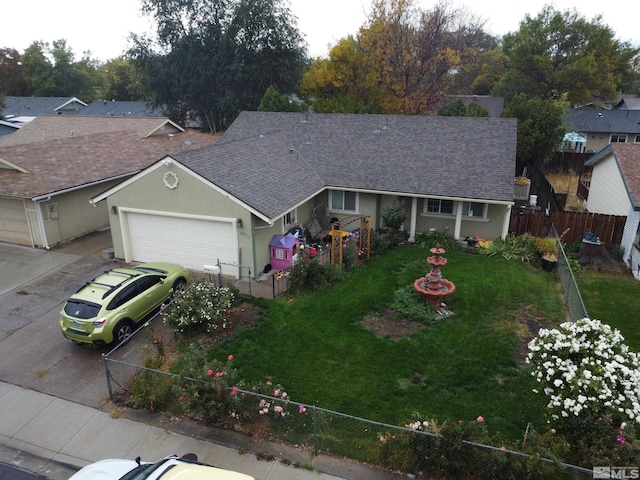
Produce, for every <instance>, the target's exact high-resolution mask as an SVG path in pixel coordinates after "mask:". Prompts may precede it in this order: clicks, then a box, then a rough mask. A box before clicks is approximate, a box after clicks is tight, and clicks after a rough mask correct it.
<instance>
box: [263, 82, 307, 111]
mask: <svg viewBox="0 0 640 480" xmlns="http://www.w3.org/2000/svg"><path fill="white" fill-rule="evenodd" d="M307 110H309V106H308V105H307V104H306V103H304V102H302V103H300V102H296V101H293V100H291V99H290V98H289V96H288V95H285V94H283V93H280V92H278V90H276V88H275V87H274V86H273V85H270V86H269V88H267V91H266V92H265V94H264V97H262V100H261V101H260V105H258V111H259V112H306V111H307Z"/></svg>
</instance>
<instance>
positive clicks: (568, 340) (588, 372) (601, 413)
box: [527, 318, 640, 465]
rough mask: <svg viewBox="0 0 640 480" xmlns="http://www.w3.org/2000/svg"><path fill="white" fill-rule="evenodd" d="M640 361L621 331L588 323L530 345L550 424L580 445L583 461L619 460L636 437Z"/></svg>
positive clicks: (548, 332)
mask: <svg viewBox="0 0 640 480" xmlns="http://www.w3.org/2000/svg"><path fill="white" fill-rule="evenodd" d="M639 360H640V358H639V357H638V355H637V354H636V353H634V352H631V351H630V350H629V348H628V347H627V346H626V345H625V344H624V337H623V336H622V334H621V333H620V332H619V331H618V330H616V329H612V328H611V327H610V326H609V325H606V324H603V323H601V322H600V321H598V320H592V319H589V318H583V319H581V320H578V321H577V322H575V323H573V322H565V323H562V324H561V325H560V326H559V327H558V328H555V329H541V330H540V332H539V333H538V336H537V337H536V338H534V339H533V340H532V341H531V342H529V354H528V356H527V362H528V363H529V364H531V365H532V367H533V368H532V371H531V374H532V375H533V376H534V378H535V379H536V380H537V381H538V383H539V384H540V387H541V390H538V389H536V390H534V391H535V392H536V393H542V394H544V395H545V396H546V397H547V398H548V404H547V407H548V412H549V417H550V421H551V422H553V424H554V425H557V428H558V430H559V431H560V432H561V433H563V434H564V435H565V436H566V437H567V438H568V439H569V440H570V442H571V443H574V444H577V445H579V453H580V452H581V455H580V457H579V459H580V460H581V461H583V462H590V461H591V460H590V458H589V457H593V456H596V455H598V456H601V457H603V458H605V457H607V456H611V455H613V456H614V457H615V456H616V455H617V453H616V450H620V445H621V444H627V437H628V438H633V437H634V436H635V425H637V424H638V423H640V363H639ZM626 448H628V447H626ZM638 452H639V450H638V448H637V446H636V455H637V454H638ZM603 464H607V465H614V464H616V462H613V463H603Z"/></svg>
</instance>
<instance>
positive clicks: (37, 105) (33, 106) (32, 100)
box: [2, 97, 86, 118]
mask: <svg viewBox="0 0 640 480" xmlns="http://www.w3.org/2000/svg"><path fill="white" fill-rule="evenodd" d="M4 105H5V107H4V108H3V109H2V115H4V117H5V118H9V117H20V116H29V117H36V116H38V115H57V114H59V113H61V112H62V111H63V110H66V109H72V110H76V108H77V107H81V108H84V107H85V106H86V103H84V102H82V100H80V99H78V98H76V97H5V98H4Z"/></svg>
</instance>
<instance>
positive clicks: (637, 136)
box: [633, 135, 640, 143]
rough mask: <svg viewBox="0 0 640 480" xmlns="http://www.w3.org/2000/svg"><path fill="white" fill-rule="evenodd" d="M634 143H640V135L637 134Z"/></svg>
mask: <svg viewBox="0 0 640 480" xmlns="http://www.w3.org/2000/svg"><path fill="white" fill-rule="evenodd" d="M633 143H640V135H636V139H635V140H634V141H633Z"/></svg>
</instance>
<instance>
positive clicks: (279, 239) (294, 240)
mask: <svg viewBox="0 0 640 480" xmlns="http://www.w3.org/2000/svg"><path fill="white" fill-rule="evenodd" d="M296 244H300V240H299V239H298V237H295V236H293V235H291V234H290V233H287V234H286V235H274V236H273V238H271V241H270V242H269V246H270V247H281V248H292V247H293V246H294V245H296Z"/></svg>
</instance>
